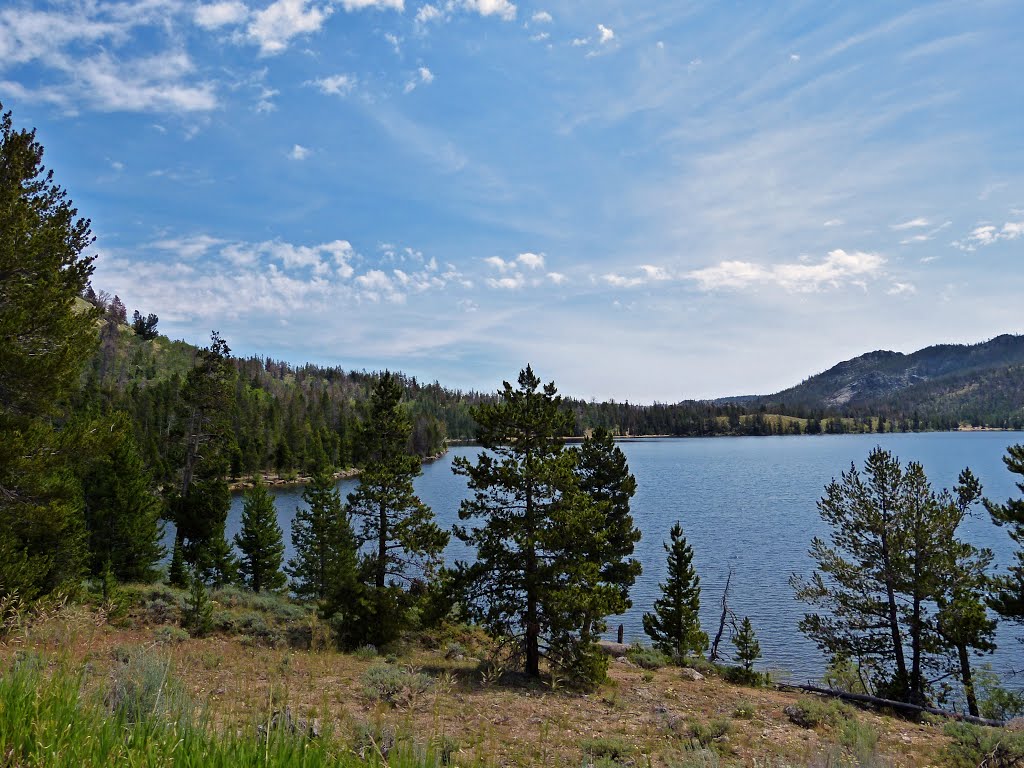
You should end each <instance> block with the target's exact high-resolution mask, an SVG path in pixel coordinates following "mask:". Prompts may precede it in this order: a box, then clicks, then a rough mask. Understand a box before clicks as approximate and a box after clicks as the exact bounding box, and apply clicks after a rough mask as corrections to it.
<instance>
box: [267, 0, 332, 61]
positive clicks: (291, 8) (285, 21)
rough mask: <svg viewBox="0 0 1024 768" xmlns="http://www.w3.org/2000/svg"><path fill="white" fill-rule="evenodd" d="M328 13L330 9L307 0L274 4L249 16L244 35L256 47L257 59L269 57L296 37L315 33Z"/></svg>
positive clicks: (328, 6)
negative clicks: (249, 20) (250, 18)
mask: <svg viewBox="0 0 1024 768" xmlns="http://www.w3.org/2000/svg"><path fill="white" fill-rule="evenodd" d="M332 12H333V8H332V7H331V6H330V5H320V6H318V5H315V4H313V3H312V2H311V0H275V2H273V3H271V4H270V5H268V6H267V7H266V8H264V9H263V10H262V11H257V12H256V13H254V14H253V16H252V21H251V22H250V23H249V27H248V29H247V34H248V36H249V38H250V39H251V40H252V41H253V42H255V43H256V44H257V45H259V47H260V55H261V56H272V55H274V54H279V53H281V52H283V51H284V50H286V49H287V48H288V46H289V44H290V43H291V41H292V40H293V39H294V38H296V37H298V36H299V35H308V34H312V33H313V32H317V31H319V30H320V28H321V27H322V26H323V24H324V22H325V21H326V20H327V18H328V17H329V16H330V15H331V13H332Z"/></svg>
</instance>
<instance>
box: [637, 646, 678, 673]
mask: <svg viewBox="0 0 1024 768" xmlns="http://www.w3.org/2000/svg"><path fill="white" fill-rule="evenodd" d="M626 658H627V659H629V660H630V661H631V662H633V663H634V664H636V665H637V666H638V667H640V668H642V669H661V668H662V667H666V666H668V665H669V664H671V663H672V659H670V658H669V657H668V656H666V655H665V654H664V653H662V652H661V651H658V650H655V649H654V648H645V647H644V646H642V645H640V644H636V645H633V646H631V647H630V649H629V650H628V651H626Z"/></svg>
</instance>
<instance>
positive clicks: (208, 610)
mask: <svg viewBox="0 0 1024 768" xmlns="http://www.w3.org/2000/svg"><path fill="white" fill-rule="evenodd" d="M186 581H187V582H188V598H187V599H186V600H185V609H184V611H183V612H182V617H181V623H182V626H183V627H185V629H187V630H188V631H189V632H191V633H192V634H193V635H194V636H196V637H202V636H203V635H206V634H209V632H210V630H212V629H213V602H212V601H211V600H210V593H209V592H207V590H206V584H205V583H203V578H202V576H201V575H200V574H199V573H198V572H197V571H194V570H192V571H188V572H187V577H186Z"/></svg>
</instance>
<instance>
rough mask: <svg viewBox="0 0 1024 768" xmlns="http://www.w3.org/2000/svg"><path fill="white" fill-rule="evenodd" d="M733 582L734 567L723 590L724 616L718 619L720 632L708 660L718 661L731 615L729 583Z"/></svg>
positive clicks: (730, 570)
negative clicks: (723, 636)
mask: <svg viewBox="0 0 1024 768" xmlns="http://www.w3.org/2000/svg"><path fill="white" fill-rule="evenodd" d="M730 583H732V568H730V569H729V575H728V576H727V577H726V578H725V591H723V592H722V617H721V619H719V621H718V632H717V633H716V634H715V642H713V643H712V644H711V653H709V654H708V661H718V644H719V643H721V642H722V635H723V634H724V633H725V620H726V618H728V616H729V584H730Z"/></svg>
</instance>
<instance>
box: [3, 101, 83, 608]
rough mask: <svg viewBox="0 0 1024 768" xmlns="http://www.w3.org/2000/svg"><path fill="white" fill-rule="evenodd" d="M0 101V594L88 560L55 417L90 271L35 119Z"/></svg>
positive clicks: (57, 582)
mask: <svg viewBox="0 0 1024 768" xmlns="http://www.w3.org/2000/svg"><path fill="white" fill-rule="evenodd" d="M2 110H3V106H2V105H0V340H2V343H0V594H7V593H10V592H13V591H17V592H18V594H19V595H20V596H21V597H22V598H25V599H31V598H32V597H34V596H36V595H39V594H41V593H47V592H51V591H53V590H54V589H57V588H60V587H64V586H68V585H70V584H73V583H74V582H76V580H77V579H78V578H79V576H80V575H81V574H82V572H83V570H84V569H85V567H86V565H87V548H86V531H85V525H84V519H83V509H82V503H81V493H80V488H79V483H78V482H77V479H76V478H75V476H74V472H73V464H74V462H75V457H76V456H77V455H78V454H79V453H80V444H81V440H82V436H83V434H85V433H86V432H87V430H74V429H69V428H66V427H65V426H62V425H61V424H60V419H59V417H60V416H61V404H62V403H63V402H65V400H66V397H67V395H68V394H70V393H71V392H72V391H73V390H74V389H76V388H77V387H78V381H79V375H80V373H81V370H82V366H83V364H84V363H85V361H86V360H87V359H88V357H89V356H90V355H91V353H92V351H93V349H94V348H95V346H96V342H97V338H96V330H95V321H96V319H97V317H98V312H97V311H95V310H93V309H87V308H80V307H79V306H78V305H76V301H78V298H77V297H78V296H79V295H80V294H81V293H82V292H83V291H84V290H85V288H86V286H87V284H88V281H89V276H90V275H91V274H92V270H93V266H92V261H93V257H91V256H85V255H83V252H84V251H85V250H86V249H87V248H88V247H89V246H90V245H91V244H92V242H93V237H92V233H91V231H90V225H89V221H88V220H86V219H80V218H78V211H77V210H76V209H75V208H74V206H73V205H72V203H71V201H70V200H69V199H68V198H67V194H66V192H65V191H64V190H63V189H61V188H60V187H59V186H58V185H57V184H55V183H54V181H53V172H52V171H48V170H47V169H46V168H44V166H43V164H42V158H43V148H42V146H41V145H40V144H39V143H38V142H37V141H36V138H35V131H26V130H16V129H15V128H14V127H13V121H12V119H11V113H10V112H6V113H4V112H3V111H2Z"/></svg>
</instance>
